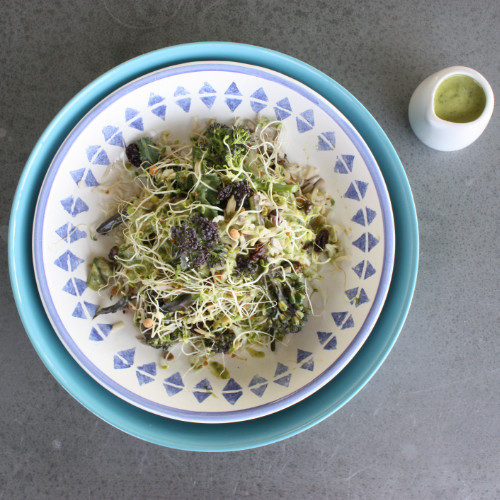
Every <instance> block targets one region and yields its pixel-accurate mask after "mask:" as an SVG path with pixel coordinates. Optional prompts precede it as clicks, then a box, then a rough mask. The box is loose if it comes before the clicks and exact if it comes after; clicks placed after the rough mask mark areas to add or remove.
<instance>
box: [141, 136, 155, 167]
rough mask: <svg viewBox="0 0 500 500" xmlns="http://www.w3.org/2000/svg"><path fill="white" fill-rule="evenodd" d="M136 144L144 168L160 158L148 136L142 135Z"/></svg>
mask: <svg viewBox="0 0 500 500" xmlns="http://www.w3.org/2000/svg"><path fill="white" fill-rule="evenodd" d="M136 144H137V148H138V149H139V153H140V155H141V162H142V166H143V167H144V168H148V167H150V166H151V165H153V164H155V163H156V162H157V161H158V160H159V159H160V151H159V149H158V148H157V147H156V146H155V144H154V142H153V140H152V139H151V138H150V137H142V138H141V139H139V140H138V141H137V143H136Z"/></svg>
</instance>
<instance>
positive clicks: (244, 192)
mask: <svg viewBox="0 0 500 500" xmlns="http://www.w3.org/2000/svg"><path fill="white" fill-rule="evenodd" d="M252 195H253V190H252V189H251V188H250V185H249V184H248V181H246V180H244V181H235V182H230V183H228V184H226V185H225V186H224V187H223V188H222V189H221V190H220V191H219V192H218V193H217V199H218V200H219V201H222V202H223V201H226V200H228V199H229V198H230V197H231V196H234V199H235V201H236V205H237V206H238V207H239V206H241V205H242V204H243V205H244V206H246V207H248V205H249V200H250V197H251V196H252Z"/></svg>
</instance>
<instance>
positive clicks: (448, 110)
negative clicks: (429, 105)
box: [434, 75, 486, 123]
mask: <svg viewBox="0 0 500 500" xmlns="http://www.w3.org/2000/svg"><path fill="white" fill-rule="evenodd" d="M485 106H486V94H485V93H484V90H483V88H482V87H481V86H480V85H479V84H478V83H477V82H476V80H474V78H471V77H470V76H466V75H455V76H450V77H449V78H446V79H445V80H443V81H442V82H441V83H440V84H439V87H438V88H437V89H436V92H435V94H434V113H436V116H438V117H439V118H441V119H442V120H446V121H448V122H455V123H468V122H472V121H474V120H477V119H478V118H479V117H480V116H481V113H482V112H483V111H484V108H485Z"/></svg>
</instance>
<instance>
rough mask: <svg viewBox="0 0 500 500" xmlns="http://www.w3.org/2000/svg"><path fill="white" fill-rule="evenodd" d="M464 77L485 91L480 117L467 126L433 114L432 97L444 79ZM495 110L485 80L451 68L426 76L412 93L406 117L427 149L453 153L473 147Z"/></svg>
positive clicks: (472, 71)
mask: <svg viewBox="0 0 500 500" xmlns="http://www.w3.org/2000/svg"><path fill="white" fill-rule="evenodd" d="M455 75H465V76H470V77H471V78H473V79H474V80H475V81H476V82H477V83H478V84H479V85H480V86H481V87H482V88H483V90H484V93H485V96H486V104H485V107H484V110H483V112H482V113H481V115H480V116H479V117H478V118H477V119H476V120H473V121H470V122H467V123H454V122H451V121H447V120H443V119H441V118H439V116H437V115H436V112H435V109H434V96H435V92H436V90H437V89H438V87H439V85H440V84H441V83H442V82H443V81H444V80H446V79H447V78H449V77H451V76H455ZM493 108H494V95H493V90H492V89H491V86H490V84H489V83H488V81H487V80H486V78H485V77H484V76H483V75H481V74H480V73H478V72H477V71H476V70H474V69H471V68H467V67H465V66H452V67H450V68H445V69H442V70H441V71H438V72H437V73H434V74H433V75H431V76H429V77H427V78H426V79H425V80H424V81H423V82H422V83H421V84H420V85H419V86H418V87H417V88H416V89H415V92H414V93H413V95H412V97H411V99H410V104H409V107H408V118H409V120H410V125H411V128H412V129H413V132H415V135H416V136H417V137H418V138H419V139H420V140H421V141H422V142H423V143H424V144H425V145H427V146H429V147H431V148H433V149H437V150H439V151H456V150H458V149H463V148H465V147H467V146H469V145H470V144H472V143H473V142H474V141H475V140H476V139H478V138H479V136H480V135H481V134H482V133H483V132H484V129H485V128H486V126H487V125H488V123H489V121H490V118H491V115H492V114H493Z"/></svg>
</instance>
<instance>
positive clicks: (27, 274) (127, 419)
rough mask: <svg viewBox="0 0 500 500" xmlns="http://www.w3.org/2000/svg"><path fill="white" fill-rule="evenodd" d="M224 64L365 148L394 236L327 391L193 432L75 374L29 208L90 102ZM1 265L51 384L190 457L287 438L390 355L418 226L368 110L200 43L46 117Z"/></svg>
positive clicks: (281, 65) (294, 70) (263, 58)
mask: <svg viewBox="0 0 500 500" xmlns="http://www.w3.org/2000/svg"><path fill="white" fill-rule="evenodd" d="M203 60H228V61H237V62H242V63H249V64H253V65H257V66H262V67H266V68H270V69H273V70H275V71H278V72H280V73H283V74H285V75H288V76H290V77H292V78H295V79H296V80H299V81H301V82H302V83H304V84H305V85H307V86H309V87H310V88H312V89H313V90H315V91H316V92H318V93H319V94H321V95H323V96H324V97H325V98H326V99H328V100H329V101H331V102H332V103H333V104H334V105H335V106H336V107H337V108H338V109H339V110H340V111H341V112H342V113H344V114H345V115H346V116H347V118H348V119H349V120H350V121H351V122H352V124H353V125H354V126H355V127H356V129H357V130H358V131H359V133H360V134H361V135H362V136H363V138H364V140H365V141H366V143H367V144H368V146H369V147H370V149H371V151H372V153H373V155H374V156H375V158H376V159H377V162H378V164H379V166H380V169H381V170H382V173H383V175H384V178H385V181H386V184H387V188H388V190H389V193H390V197H391V201H392V205H393V210H394V219H395V228H396V256H395V263H394V275H393V279H392V283H391V286H390V290H389V294H388V297H387V300H386V304H385V306H384V309H383V311H382V313H381V315H380V318H379V320H378V322H377V324H376V326H375V328H374V329H373V331H372V333H371V335H370V336H369V338H368V340H367V341H366V342H365V344H364V346H363V347H362V348H361V350H360V351H359V352H358V354H357V355H356V356H355V358H354V359H353V360H352V361H351V362H350V363H349V365H348V366H347V367H346V368H344V370H343V371H342V372H341V373H340V374H339V375H337V376H336V377H335V378H334V379H333V380H332V381H331V382H330V383H329V384H327V385H326V386H325V387H323V388H322V389H321V390H319V391H318V392H316V393H315V394H313V395H312V396H310V397H308V398H307V399H306V400H304V401H302V402H300V403H298V404H296V405H294V406H292V407H290V408H288V409H285V410H283V411H280V412H278V413H275V414H272V415H269V416H266V417H263V418H259V419H256V420H252V421H245V422H238V423H230V424H218V425H214V424H211V425H210V424H195V423H187V422H181V421H176V420H170V419H167V418H164V417H161V416H157V415H154V414H152V413H149V412H146V411H144V410H141V409H139V408H137V407H134V406H132V405H130V404H129V403H126V402H125V401H123V400H122V399H120V398H118V397H116V396H114V395H113V394H111V393H110V392H108V391H107V390H106V389H104V388H103V387H102V386H101V385H99V384H98V383H97V382H95V381H94V380H93V379H92V378H90V377H89V376H88V375H87V374H86V373H85V372H84V371H83V370H82V368H80V367H79V366H78V365H77V364H76V363H75V361H74V360H73V358H72V357H71V356H70V354H69V353H68V352H67V351H66V349H65V348H64V346H63V345H62V344H61V342H60V341H59V338H58V337H57V335H56V334H55V332H54V331H53V329H52V326H51V325H50V322H49V320H48V318H47V316H46V314H45V310H44V308H43V306H42V303H41V300H40V297H39V295H38V291H37V288H36V283H35V277H34V271H33V260H32V252H31V247H32V241H31V238H32V224H33V216H34V211H35V204H36V200H37V197H38V193H39V190H40V187H41V184H42V181H43V179H44V176H45V173H46V171H47V168H48V166H49V164H50V162H51V160H52V158H53V157H54V155H55V153H56V151H57V150H58V148H59V146H60V144H61V143H62V141H63V140H64V139H65V137H66V136H67V135H68V133H69V132H70V131H71V130H72V128H73V127H74V126H75V124H76V123H77V122H78V121H79V120H80V119H81V118H82V116H83V115H85V113H86V112H87V111H88V110H89V109H90V108H92V107H93V106H94V105H95V104H96V103H97V102H99V101H100V100H101V99H102V98H104V97H105V96H106V95H108V94H109V93H110V92H112V91H114V90H115V89H117V88H118V87H120V86H121V85H123V84H125V83H127V82H128V81H130V80H132V79H134V78H137V77H139V76H141V75H143V74H146V73H149V72H151V71H154V70H156V69H159V68H163V67H166V66H171V65H174V64H179V63H184V62H190V61H203ZM9 267H10V275H11V282H12V287H13V291H14V296H15V299H16V303H17V306H18V310H19V313H20V316H21V319H22V321H23V324H24V327H25V329H26V331H27V332H28V335H29V337H30V339H31V342H32V344H33V345H34V347H35V349H36V350H37V352H38V354H39V356H40V357H41V359H42V361H43V362H44V363H45V365H46V366H47V368H48V369H49V371H50V372H51V373H52V374H53V375H54V377H55V378H56V379H57V381H58V382H59V383H60V384H61V385H62V386H63V387H64V388H65V389H66V390H67V391H68V392H69V393H70V394H71V395H72V396H73V397H74V398H75V399H77V400H78V401H79V402H80V403H81V404H83V405H84V406H85V407H87V408H88V409H89V410H90V411H92V412H93V413H94V414H95V415H97V416H98V417H100V418H102V419H103V420H105V421H106V422H108V423H110V424H111V425H113V426H115V427H117V428H119V429H121V430H123V431H124V432H127V433H129V434H131V435H134V436H136V437H138V438H141V439H144V440H146V441H149V442H152V443H155V444H159V445H163V446H168V447H171V448H178V449H184V450H196V451H230V450H242V449H248V448H254V447H258V446H262V445H265V444H269V443H272V442H276V441H279V440H282V439H285V438H287V437H290V436H293V435H295V434H297V433H299V432H301V431H304V430H305V429H308V428H309V427H311V426H313V425H315V424H317V423H318V422H320V421H322V420H323V419H325V418H326V417H328V416H329V415H331V414H332V413H334V412H335V411H336V410H338V409H339V408H340V407H342V406H343V405H344V404H345V403H347V401H349V400H350V399H351V398H352V397H353V396H354V395H355V394H356V393H357V392H358V391H359V390H360V389H361V388H362V387H363V386H364V385H365V384H366V383H367V382H368V381H369V380H370V378H371V377H372V376H373V375H374V374H375V372H376V371H377V369H378V368H379V367H380V365H381V364H382V362H383V361H384V359H385V358H386V357H387V355H388V353H389V352H390V350H391V348H392V346H393V345H394V342H395V341H396V339H397V337H398V335H399V332H400V330H401V328H402V326H403V323H404V320H405V318H406V315H407V313H408V309H409V307H410V303H411V298H412V295H413V290H414V287H415V282H416V275H417V267H418V226H417V217H416V212H415V206H414V203H413V198H412V194H411V190H410V186H409V184H408V180H407V178H406V175H405V172H404V169H403V166H402V164H401V162H400V160H399V158H398V156H397V154H396V152H395V150H394V148H393V147H392V145H391V143H390V141H389V139H388V138H387V136H386V135H385V133H384V132H383V130H382V129H381V128H380V126H379V125H378V124H377V122H376V121H375V120H374V118H373V117H372V116H371V115H370V114H369V113H368V111H367V110H366V109H365V108H364V107H363V106H362V105H361V104H360V103H359V102H358V101H357V100H356V99H355V98H354V97H353V96H352V95H351V94H349V93H348V92H347V91H346V90H345V89H344V88H342V87H341V86H340V85H339V84H337V83H336V82H335V81H333V80H332V79H331V78H329V77H328V76H326V75H325V74H323V73H321V72H320V71H318V70H316V69H314V68H313V67H311V66H309V65H307V64H305V63H303V62H301V61H298V60H296V59H294V58H291V57H289V56H286V55H283V54H280V53H278V52H274V51H271V50H267V49H264V48H260V47H254V46H250V45H241V44H234V43H223V42H206V43H194V44H187V45H179V46H174V47H169V48H165V49H160V50H157V51H154V52H150V53H148V54H145V55H142V56H140V57H137V58H135V59H132V60H130V61H128V62H126V63H124V64H122V65H120V66H118V67H116V68H114V69H112V70H111V71H109V72H107V73H105V74H104V75H103V76H101V77H100V78H98V79H97V80H95V81H94V82H92V83H91V84H90V85H89V86H87V87H86V88H85V89H83V90H82V91H81V92H80V93H79V94H78V95H76V96H75V97H74V98H73V99H72V100H71V101H70V102H69V103H68V104H67V105H66V106H65V107H64V108H63V109H62V110H61V111H60V112H59V114H58V115H57V116H56V117H55V118H54V120H53V121H52V122H51V123H50V125H49V127H48V128H47V129H46V130H45V132H44V133H43V135H42V137H41V138H40V140H39V141H38V143H37V144H36V146H35V148H34V150H33V152H32V154H31V156H30V158H29V159H28V162H27V164H26V166H25V169H24V171H23V173H22V176H21V179H20V182H19V185H18V188H17V192H16V195H15V198H14V203H13V208H12V213H11V221H10V227H9Z"/></svg>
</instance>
